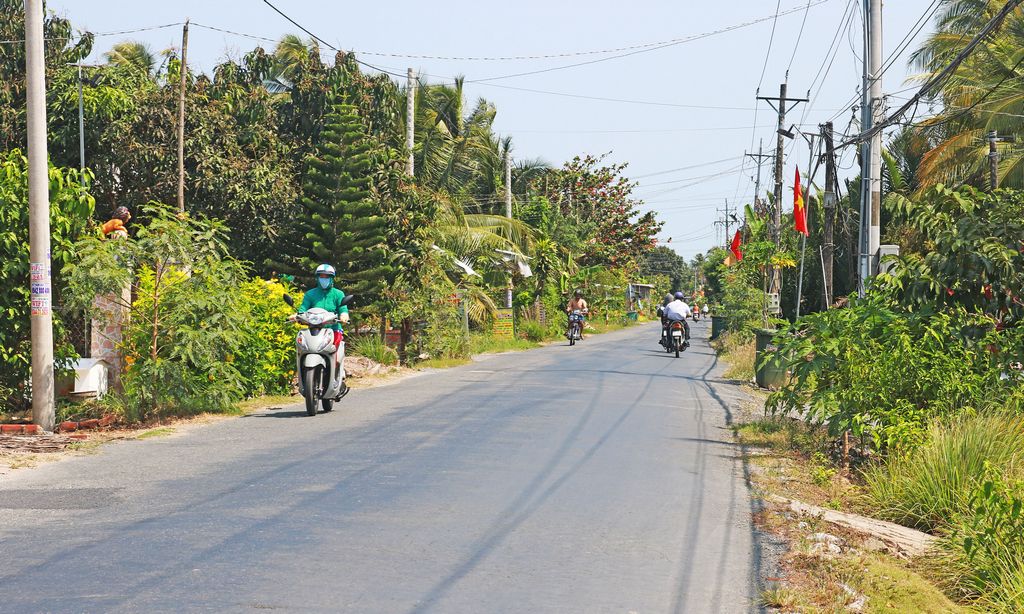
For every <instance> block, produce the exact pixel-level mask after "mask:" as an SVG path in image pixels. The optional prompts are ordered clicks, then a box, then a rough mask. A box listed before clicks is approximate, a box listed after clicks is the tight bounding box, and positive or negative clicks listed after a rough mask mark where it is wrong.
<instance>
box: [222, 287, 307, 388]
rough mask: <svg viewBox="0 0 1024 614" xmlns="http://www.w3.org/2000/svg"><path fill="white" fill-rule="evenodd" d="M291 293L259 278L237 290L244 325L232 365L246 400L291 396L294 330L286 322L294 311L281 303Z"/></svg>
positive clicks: (292, 325) (293, 371) (294, 328)
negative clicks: (237, 372) (264, 396)
mask: <svg viewBox="0 0 1024 614" xmlns="http://www.w3.org/2000/svg"><path fill="white" fill-rule="evenodd" d="M294 292H295V291H294V289H292V288H289V287H287V286H285V285H284V284H282V283H281V282H279V281H268V280H265V279H259V278H257V279H252V280H250V281H248V282H246V283H244V284H242V286H241V288H239V293H240V295H241V301H242V311H243V312H244V313H245V314H246V324H245V336H244V341H243V343H242V344H241V346H240V347H239V349H238V352H237V354H236V355H235V357H234V365H235V368H236V369H238V371H239V373H240V374H241V376H242V388H243V390H244V394H245V396H247V397H255V396H260V395H264V394H288V393H289V392H291V386H292V380H293V379H294V377H295V333H296V330H297V329H296V327H295V325H294V324H292V323H290V322H288V321H287V318H288V316H289V315H290V314H291V313H292V312H293V309H292V308H291V307H289V306H288V304H287V303H285V302H284V295H285V294H286V293H292V294H294ZM296 298H298V297H296Z"/></svg>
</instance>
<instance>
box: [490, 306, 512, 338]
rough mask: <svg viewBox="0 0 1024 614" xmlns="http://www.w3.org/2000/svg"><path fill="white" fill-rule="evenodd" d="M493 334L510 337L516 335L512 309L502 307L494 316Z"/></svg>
mask: <svg viewBox="0 0 1024 614" xmlns="http://www.w3.org/2000/svg"><path fill="white" fill-rule="evenodd" d="M493 332H494V336H495V337H505V338H508V339H512V338H513V337H515V336H516V329H515V320H514V316H513V310H512V309H509V308H505V307H502V308H500V309H498V310H497V313H496V314H495V316H494V330H493Z"/></svg>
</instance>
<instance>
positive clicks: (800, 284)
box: [796, 234, 807, 320]
mask: <svg viewBox="0 0 1024 614" xmlns="http://www.w3.org/2000/svg"><path fill="white" fill-rule="evenodd" d="M806 251H807V235H805V234H801V239H800V277H799V278H797V280H796V319H797V320H799V319H800V300H801V299H802V298H803V296H804V253H805V252H806Z"/></svg>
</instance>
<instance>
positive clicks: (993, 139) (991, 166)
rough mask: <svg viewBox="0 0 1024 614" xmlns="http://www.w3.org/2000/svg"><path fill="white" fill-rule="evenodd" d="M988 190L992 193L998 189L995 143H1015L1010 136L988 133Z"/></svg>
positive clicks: (993, 131) (997, 159) (997, 158)
mask: <svg viewBox="0 0 1024 614" xmlns="http://www.w3.org/2000/svg"><path fill="white" fill-rule="evenodd" d="M987 138H988V188H989V191H992V192H994V191H995V189H996V188H998V187H999V148H998V147H997V146H996V143H1015V142H1016V141H1017V139H1016V138H1014V137H1012V136H999V134H998V133H997V132H996V131H995V130H992V131H990V132H989V133H988V137H987Z"/></svg>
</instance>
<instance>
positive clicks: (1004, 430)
mask: <svg viewBox="0 0 1024 614" xmlns="http://www.w3.org/2000/svg"><path fill="white" fill-rule="evenodd" d="M986 467H993V468H995V470H997V471H999V472H1000V473H1001V474H1002V475H1006V476H1011V475H1020V474H1021V471H1022V469H1024V418H1021V417H1015V416H1010V415H1006V414H982V415H976V416H971V417H965V418H961V419H958V420H956V421H955V422H952V423H950V424H948V425H935V426H932V427H931V429H930V433H929V436H928V438H927V443H925V444H924V445H922V446H920V447H918V448H916V449H914V450H912V451H910V452H908V453H906V454H903V455H900V456H894V457H890V459H889V460H888V462H886V463H885V464H880V465H875V466H873V467H870V468H868V469H867V470H866V471H865V473H864V481H865V484H866V486H867V497H868V499H869V501H870V503H871V504H872V505H873V509H875V510H876V514H875V515H876V516H877V517H880V518H884V519H887V520H891V521H893V522H898V523H900V524H903V525H906V526H910V527H914V528H917V529H921V530H923V531H934V530H936V529H938V528H940V527H942V526H943V525H945V524H946V523H948V522H950V521H951V520H952V519H953V518H954V517H956V516H958V515H960V514H966V513H969V511H970V507H971V505H970V501H971V497H972V496H973V494H974V492H975V489H976V488H977V486H978V485H979V484H980V483H982V481H983V480H984V478H985V475H986Z"/></svg>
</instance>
